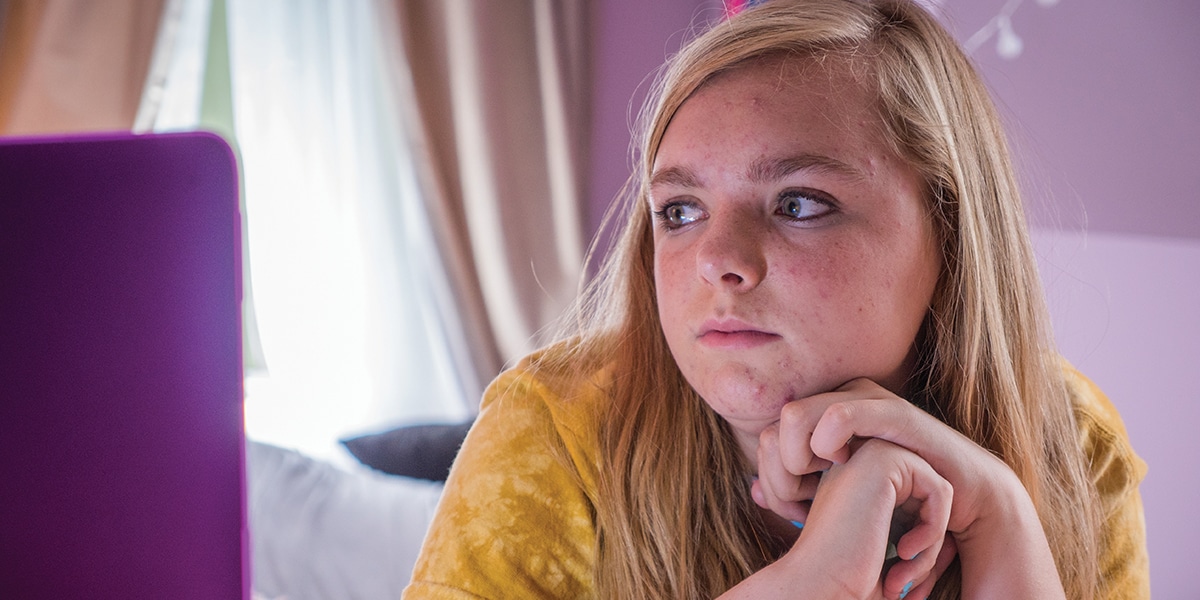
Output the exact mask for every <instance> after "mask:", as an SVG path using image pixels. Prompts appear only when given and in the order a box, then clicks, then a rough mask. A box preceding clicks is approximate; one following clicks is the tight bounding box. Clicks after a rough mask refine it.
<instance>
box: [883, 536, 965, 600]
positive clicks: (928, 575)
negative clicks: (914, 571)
mask: <svg viewBox="0 0 1200 600" xmlns="http://www.w3.org/2000/svg"><path fill="white" fill-rule="evenodd" d="M955 556H958V547H957V546H956V545H955V543H954V536H952V535H950V534H946V536H945V540H944V541H943V542H942V548H941V550H940V551H939V552H938V555H937V558H936V560H935V561H934V564H933V568H932V569H930V570H929V571H925V572H924V573H925V574H924V575H918V576H917V577H916V578H914V579H911V580H910V581H912V582H913V585H912V587H911V588H909V591H908V594H905V596H904V598H905V599H906V600H907V599H908V598H928V597H929V596H930V595H932V594H933V588H934V586H936V585H937V582H938V580H939V579H941V578H942V575H944V574H945V573H946V569H948V568H950V563H952V562H954V557H955ZM903 589H904V588H903V586H901V590H902V591H903ZM896 597H897V598H899V597H900V596H899V595H897V596H896Z"/></svg>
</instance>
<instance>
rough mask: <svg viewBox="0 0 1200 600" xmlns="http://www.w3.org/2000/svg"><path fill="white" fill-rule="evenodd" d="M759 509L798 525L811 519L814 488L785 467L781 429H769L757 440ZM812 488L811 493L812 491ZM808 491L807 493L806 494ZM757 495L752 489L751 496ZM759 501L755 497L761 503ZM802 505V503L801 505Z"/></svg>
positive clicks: (773, 427)
mask: <svg viewBox="0 0 1200 600" xmlns="http://www.w3.org/2000/svg"><path fill="white" fill-rule="evenodd" d="M755 485H757V486H758V492H759V494H760V495H761V500H762V502H761V503H759V506H763V507H764V508H766V509H768V510H770V511H771V512H773V513H775V514H777V515H779V516H781V517H784V518H786V519H788V520H789V521H795V522H798V523H804V522H806V521H807V520H808V503H807V502H806V501H807V500H810V499H811V498H812V496H813V495H814V494H815V491H816V490H815V485H811V484H806V482H805V481H804V479H803V477H800V476H797V475H793V474H792V473H790V472H788V470H787V469H786V468H785V467H784V466H783V462H782V461H781V460H780V455H779V428H778V427H777V426H774V425H773V426H771V427H768V428H767V429H765V430H764V431H763V433H762V434H761V435H759V441H758V481H756V482H755ZM810 488H811V490H810ZM806 492H807V493H806ZM754 495H755V492H754V490H753V486H752V489H751V496H752V497H753V496H754ZM758 500H759V498H755V501H756V502H758ZM802 503H803V504H802Z"/></svg>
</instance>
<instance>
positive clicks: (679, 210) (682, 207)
mask: <svg viewBox="0 0 1200 600" xmlns="http://www.w3.org/2000/svg"><path fill="white" fill-rule="evenodd" d="M654 216H655V218H656V219H657V220H658V222H659V223H662V225H663V227H665V228H666V229H668V230H670V229H679V228H680V227H686V226H688V225H691V224H692V223H695V222H696V221H699V220H700V219H702V218H703V217H704V211H702V210H700V209H699V208H698V207H696V206H695V205H692V204H688V203H686V202H671V203H669V204H667V205H666V206H664V207H662V208H661V209H659V210H656V211H654Z"/></svg>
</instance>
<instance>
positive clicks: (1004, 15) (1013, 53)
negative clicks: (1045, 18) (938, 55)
mask: <svg viewBox="0 0 1200 600" xmlns="http://www.w3.org/2000/svg"><path fill="white" fill-rule="evenodd" d="M1022 1H1023V0H1008V1H1007V2H1005V3H1004V6H1002V7H1001V8H1000V12H999V13H998V14H997V15H996V16H994V17H992V19H991V20H990V21H988V22H987V23H986V24H985V25H984V26H983V27H981V28H980V29H979V31H976V32H975V33H974V34H973V35H972V36H971V37H969V38H967V41H966V43H964V44H963V48H964V49H965V50H966V51H967V54H974V53H975V50H977V49H978V48H979V47H980V46H982V45H983V44H984V43H985V42H987V41H988V40H990V39H992V37H995V38H996V54H998V55H999V56H1000V57H1001V58H1004V59H1007V60H1013V59H1015V58H1017V57H1018V56H1020V55H1021V51H1023V50H1024V49H1025V42H1024V41H1023V40H1021V36H1019V35H1017V32H1016V31H1015V30H1013V26H1012V16H1013V13H1015V12H1017V9H1018V8H1020V6H1021V2H1022ZM1058 1H1059V0H1037V3H1038V6H1041V7H1043V8H1050V7H1051V6H1055V5H1057V4H1058Z"/></svg>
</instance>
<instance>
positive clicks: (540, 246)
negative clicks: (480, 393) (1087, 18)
mask: <svg viewBox="0 0 1200 600" xmlns="http://www.w3.org/2000/svg"><path fill="white" fill-rule="evenodd" d="M385 4H387V5H388V7H389V10H390V14H389V19H388V20H390V21H392V23H391V24H390V25H391V26H392V27H394V29H393V31H392V33H394V34H395V35H394V36H391V37H392V38H393V39H394V40H395V48H392V49H391V50H392V52H394V53H395V54H396V55H397V60H396V61H395V62H396V67H397V75H398V77H397V79H398V82H399V86H398V87H399V88H400V90H399V98H400V99H401V100H400V101H401V103H402V104H403V105H404V106H402V107H401V108H402V109H403V110H405V111H406V117H407V123H406V127H407V128H408V129H409V134H410V136H411V137H412V139H413V144H414V147H415V148H416V149H417V151H416V154H417V162H418V163H419V169H418V170H419V173H420V177H421V178H422V187H423V191H424V192H425V196H426V200H427V204H428V209H429V213H430V215H431V220H432V222H433V223H434V228H435V230H436V232H435V233H436V235H437V237H438V238H439V244H440V250H441V253H442V260H443V262H444V263H445V267H446V269H447V271H448V272H449V274H450V277H451V280H452V285H453V286H454V287H455V290H456V292H457V302H458V305H457V306H456V307H454V309H455V310H456V311H457V312H458V314H459V317H460V318H461V319H462V320H463V322H464V329H465V330H466V335H467V337H468V338H469V345H470V347H469V352H470V354H471V357H472V360H473V361H474V363H475V365H474V367H475V369H476V370H477V371H478V374H479V376H480V378H481V379H482V381H485V382H486V381H487V380H488V379H490V377H492V376H494V375H495V374H496V373H497V372H498V371H499V369H500V368H501V367H502V365H503V364H504V363H505V362H507V361H511V360H513V359H515V358H518V357H520V356H521V355H523V354H524V353H526V352H528V351H529V350H531V349H533V348H534V347H535V345H536V344H538V343H539V341H541V340H540V339H539V338H538V337H537V335H536V334H537V332H538V330H539V329H541V328H543V327H545V326H546V325H547V324H549V323H550V322H552V321H553V320H554V319H555V318H556V317H557V316H559V314H560V313H561V311H562V310H563V309H564V308H565V307H566V306H567V305H568V304H569V302H570V301H571V299H572V298H573V297H574V294H575V292H576V289H577V286H578V283H579V279H580V274H581V272H582V255H583V248H584V245H585V244H584V241H583V239H582V237H583V234H582V230H583V227H582V223H581V217H580V215H581V202H582V199H583V198H584V192H583V190H585V189H586V188H585V186H584V183H585V182H584V181H583V177H584V173H586V169H585V168H584V164H585V162H584V161H585V160H586V148H587V142H588V140H587V139H586V132H587V130H588V119H589V114H588V110H587V106H588V89H587V82H588V81H589V77H588V69H587V67H588V62H589V61H588V49H589V47H590V43H589V40H588V36H587V32H588V27H587V8H586V6H585V3H584V2H583V1H582V0H505V1H495V0H387V1H386V2H385Z"/></svg>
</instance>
